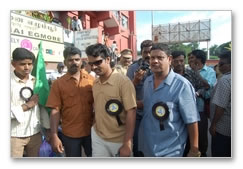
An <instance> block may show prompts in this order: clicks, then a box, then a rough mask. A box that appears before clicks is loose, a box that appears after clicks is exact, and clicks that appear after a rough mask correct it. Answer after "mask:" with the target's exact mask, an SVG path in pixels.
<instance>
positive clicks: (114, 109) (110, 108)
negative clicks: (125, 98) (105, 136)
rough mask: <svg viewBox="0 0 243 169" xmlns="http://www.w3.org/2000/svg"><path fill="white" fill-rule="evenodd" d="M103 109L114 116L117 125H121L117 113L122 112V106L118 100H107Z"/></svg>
mask: <svg viewBox="0 0 243 169" xmlns="http://www.w3.org/2000/svg"><path fill="white" fill-rule="evenodd" d="M105 109H106V112H107V113H108V114H109V115H111V116H115V117H116V120H117V123H118V125H119V126H120V125H122V121H121V119H120V117H119V114H120V113H121V112H122V110H123V106H122V104H121V102H120V101H119V100H115V99H111V100H109V101H108V102H107V103H106V105H105Z"/></svg>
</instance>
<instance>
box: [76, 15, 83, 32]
mask: <svg viewBox="0 0 243 169" xmlns="http://www.w3.org/2000/svg"><path fill="white" fill-rule="evenodd" d="M77 30H78V31H81V30H83V26H82V17H81V16H79V17H78V20H77Z"/></svg>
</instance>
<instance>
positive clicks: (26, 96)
mask: <svg viewBox="0 0 243 169" xmlns="http://www.w3.org/2000/svg"><path fill="white" fill-rule="evenodd" d="M19 94H20V97H21V98H22V99H23V100H24V101H25V102H28V101H29V100H30V98H31V97H32V96H33V90H32V89H31V88H30V87H23V88H21V90H20V92H19Z"/></svg>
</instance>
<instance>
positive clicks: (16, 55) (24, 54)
mask: <svg viewBox="0 0 243 169" xmlns="http://www.w3.org/2000/svg"><path fill="white" fill-rule="evenodd" d="M12 56H13V61H20V60H24V59H31V60H32V63H34V62H35V55H34V54H33V53H32V52H31V51H29V50H28V49H25V48H16V49H14V51H13V53H12Z"/></svg>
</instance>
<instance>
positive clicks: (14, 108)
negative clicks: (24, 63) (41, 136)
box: [10, 72, 41, 137]
mask: <svg viewBox="0 0 243 169" xmlns="http://www.w3.org/2000/svg"><path fill="white" fill-rule="evenodd" d="M34 82H35V78H34V77H33V76H31V75H29V79H28V80H27V81H26V82H23V81H22V80H21V79H20V78H18V77H17V76H16V75H15V74H14V73H13V72H12V73H11V90H10V92H11V93H10V96H11V98H10V99H11V112H10V116H11V136H12V137H28V136H32V135H34V134H36V133H38V132H40V127H41V126H40V109H39V106H35V107H34V108H32V109H30V110H28V111H25V112H24V111H23V108H22V106H21V105H22V104H24V103H25V101H24V100H23V99H22V98H21V97H20V90H21V88H23V87H30V88H31V89H33V86H34Z"/></svg>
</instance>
